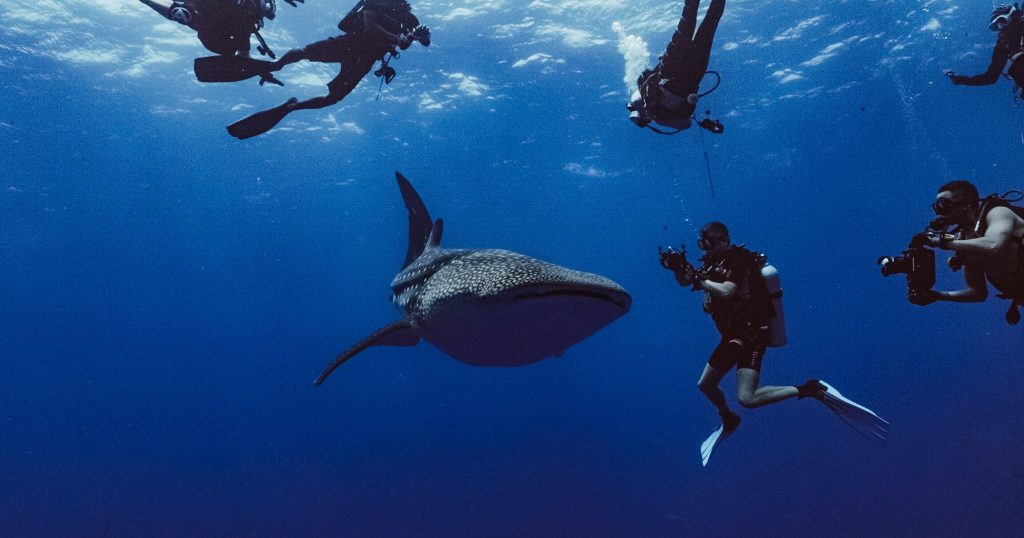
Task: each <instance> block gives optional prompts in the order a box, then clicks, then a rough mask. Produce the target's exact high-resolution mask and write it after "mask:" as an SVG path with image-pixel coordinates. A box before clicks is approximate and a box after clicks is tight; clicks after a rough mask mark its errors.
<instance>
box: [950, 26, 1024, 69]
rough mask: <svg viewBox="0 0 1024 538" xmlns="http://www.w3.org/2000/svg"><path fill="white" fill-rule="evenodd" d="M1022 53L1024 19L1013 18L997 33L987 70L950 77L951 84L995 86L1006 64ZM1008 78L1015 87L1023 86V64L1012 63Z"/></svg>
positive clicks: (1023, 49)
mask: <svg viewBox="0 0 1024 538" xmlns="http://www.w3.org/2000/svg"><path fill="white" fill-rule="evenodd" d="M1021 51H1024V19H1021V18H1019V17H1018V18H1014V20H1013V22H1011V23H1010V24H1009V25H1008V26H1007V27H1006V28H1003V29H1002V30H1000V31H999V38H998V39H997V40H996V46H995V47H994V48H993V49H992V61H991V63H989V65H988V70H986V71H985V72H984V73H982V74H980V75H974V76H965V75H951V76H950V77H949V78H950V80H952V81H953V84H959V85H962V86H988V85H990V84H995V83H996V82H997V81H998V80H999V76H1000V75H1002V74H1003V68H1004V67H1006V62H1008V61H1010V59H1011V58H1012V57H1013V56H1014V55H1015V54H1017V53H1019V52H1021ZM1010 76H1011V78H1013V81H1014V82H1016V83H1017V86H1024V62H1014V65H1013V66H1011V67H1010Z"/></svg>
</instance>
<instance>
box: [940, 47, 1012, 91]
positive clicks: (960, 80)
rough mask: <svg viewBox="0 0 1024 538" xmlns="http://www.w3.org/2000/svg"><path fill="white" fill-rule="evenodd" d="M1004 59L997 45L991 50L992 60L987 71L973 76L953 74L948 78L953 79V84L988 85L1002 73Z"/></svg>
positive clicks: (997, 79) (1004, 55)
mask: <svg viewBox="0 0 1024 538" xmlns="http://www.w3.org/2000/svg"><path fill="white" fill-rule="evenodd" d="M1006 60H1007V58H1006V54H1005V53H1004V52H1003V51H1002V50H1001V49H1000V48H999V47H998V46H997V47H996V48H995V49H993V50H992V62H991V63H990V64H989V65H988V70H987V71H985V72H984V73H982V74H980V75H975V76H964V75H953V76H952V77H950V78H951V79H952V80H953V84H959V85H961V86H989V85H991V84H995V83H996V82H998V81H999V75H1002V74H1003V66H1004V65H1006Z"/></svg>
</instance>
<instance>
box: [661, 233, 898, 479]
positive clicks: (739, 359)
mask: <svg viewBox="0 0 1024 538" xmlns="http://www.w3.org/2000/svg"><path fill="white" fill-rule="evenodd" d="M697 246H698V247H699V248H700V249H701V250H703V251H704V252H705V255H704V257H702V258H701V259H700V261H701V262H703V266H702V267H700V268H694V266H693V265H692V264H690V263H689V262H687V261H686V252H685V248H684V249H682V250H680V251H675V250H673V249H669V250H668V251H667V252H664V251H663V252H661V256H660V258H661V259H660V261H661V265H662V267H664V268H666V269H669V270H671V271H672V272H673V273H674V275H675V277H676V281H677V282H678V283H679V284H680V285H681V286H683V287H690V288H691V289H692V290H693V291H703V292H704V311H705V312H707V313H708V314H710V315H711V319H712V320H713V321H714V323H715V328H716V329H717V330H718V332H719V334H720V335H721V339H720V341H719V343H718V346H717V347H716V348H715V350H714V351H713V352H712V353H711V357H710V358H709V359H708V362H707V364H706V365H705V366H704V372H703V373H702V374H701V376H700V381H699V382H698V384H697V386H698V387H699V389H700V391H701V392H702V393H704V396H706V397H707V399H708V400H710V401H711V403H712V405H714V406H715V408H716V409H717V410H718V415H719V417H721V419H722V425H721V426H720V427H719V428H718V429H717V430H715V431H714V432H713V433H712V434H711V436H710V437H708V439H707V440H706V441H705V442H704V444H703V445H702V446H701V460H702V462H703V464H704V465H705V466H706V465H707V462H708V460H709V459H710V458H711V453H712V451H713V450H714V448H715V447H716V446H717V445H718V444H719V443H721V441H723V440H724V439H725V438H726V437H728V436H729V434H731V433H732V432H734V431H736V428H738V427H739V425H740V416H739V415H738V414H736V413H735V412H733V411H732V410H731V409H730V408H729V405H728V404H727V403H726V399H725V394H724V393H723V392H722V389H720V388H719V386H718V385H719V383H720V382H721V381H722V378H724V377H725V375H726V374H727V373H728V372H729V370H731V369H732V368H733V367H735V368H736V383H737V396H738V399H739V401H740V404H741V405H742V406H743V407H745V408H748V409H753V408H756V407H761V406H764V405H769V404H774V403H778V402H781V401H782V400H786V399H789V398H794V397H796V398H800V399H802V398H808V397H810V398H814V399H816V400H819V401H821V402H822V403H824V404H825V405H826V406H828V407H829V409H831V410H832V411H833V412H834V413H836V414H837V415H838V416H839V417H840V418H841V419H842V420H843V421H844V422H846V423H847V424H849V425H850V426H851V427H852V428H854V429H855V430H857V431H858V432H859V433H861V434H862V435H864V436H866V437H869V438H871V439H875V440H879V441H884V440H885V438H886V436H887V435H888V429H889V423H888V422H886V421H885V420H883V419H882V418H880V417H878V416H877V415H875V414H874V412H872V411H871V410H869V409H867V408H864V407H863V406H860V405H858V404H856V403H854V402H852V401H851V400H849V399H847V398H845V397H844V396H842V394H840V393H839V392H838V391H836V390H835V388H834V387H832V386H830V385H829V384H828V383H825V382H824V381H821V380H819V379H810V380H808V381H807V382H806V383H803V384H802V385H796V386H792V385H791V386H760V380H761V363H762V359H763V358H764V353H765V349H766V348H767V347H780V346H783V345H785V343H786V336H785V321H784V319H783V312H782V300H781V298H782V290H781V288H780V287H779V280H778V271H776V270H775V268H774V267H773V266H771V265H769V264H767V262H766V259H765V257H764V255H762V254H758V253H756V252H752V251H750V250H747V249H746V248H744V247H743V246H734V245H733V244H732V241H731V239H730V237H729V230H728V229H727V228H726V226H725V225H724V224H722V223H721V222H710V223H708V224H707V225H705V226H704V227H703V228H702V229H701V231H700V237H699V239H698V241H697Z"/></svg>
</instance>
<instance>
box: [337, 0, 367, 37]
mask: <svg viewBox="0 0 1024 538" xmlns="http://www.w3.org/2000/svg"><path fill="white" fill-rule="evenodd" d="M364 9H366V0H359V1H358V2H356V5H354V6H352V9H350V10H349V11H348V13H347V14H345V16H344V17H342V18H341V21H340V22H339V23H338V29H339V30H341V31H342V32H345V33H346V34H353V33H356V32H359V31H362V29H363V18H362V17H361V15H362V14H363V10H364Z"/></svg>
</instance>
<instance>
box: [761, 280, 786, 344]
mask: <svg viewBox="0 0 1024 538" xmlns="http://www.w3.org/2000/svg"><path fill="white" fill-rule="evenodd" d="M761 279H762V280H764V285H765V287H767V288H768V296H769V297H771V301H772V308H773V309H774V310H775V315H774V316H773V317H772V318H770V319H769V320H768V328H767V330H766V331H765V333H766V342H765V345H766V346H768V347H782V346H784V345H786V317H785V315H784V314H783V311H782V284H781V282H780V281H779V271H778V269H776V268H775V266H774V265H772V264H770V263H766V264H764V267H762V268H761Z"/></svg>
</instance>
